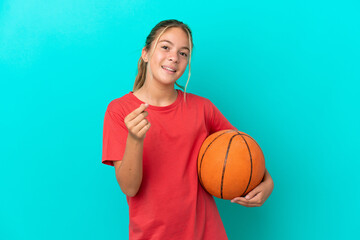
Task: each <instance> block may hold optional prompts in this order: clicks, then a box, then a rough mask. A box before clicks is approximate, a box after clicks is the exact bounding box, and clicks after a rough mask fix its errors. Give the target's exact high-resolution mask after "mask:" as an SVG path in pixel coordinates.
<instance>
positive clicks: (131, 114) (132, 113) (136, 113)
mask: <svg viewBox="0 0 360 240" xmlns="http://www.w3.org/2000/svg"><path fill="white" fill-rule="evenodd" d="M148 106H149V104H147V103H142V104H141V105H140V107H138V108H136V109H135V110H134V111H132V112H131V113H130V114H129V115H128V118H129V120H130V121H131V120H133V119H134V118H136V117H137V116H138V115H139V114H140V113H142V112H143V111H144V110H145V109H146V108H147V107H148Z"/></svg>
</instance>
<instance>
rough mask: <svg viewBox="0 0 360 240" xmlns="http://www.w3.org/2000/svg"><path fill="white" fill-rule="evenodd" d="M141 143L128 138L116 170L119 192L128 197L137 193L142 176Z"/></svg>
mask: <svg viewBox="0 0 360 240" xmlns="http://www.w3.org/2000/svg"><path fill="white" fill-rule="evenodd" d="M143 143H144V142H143V141H138V140H135V139H133V138H132V137H130V135H129V136H128V138H127V140H126V148H125V152H124V156H123V159H122V161H121V165H120V167H119V168H118V169H116V179H117V181H118V183H119V185H120V188H121V190H122V191H123V192H124V193H125V194H126V195H127V196H130V197H133V196H135V195H136V193H137V192H138V190H139V188H140V185H141V181H142V175H143V171H142V170H143V169H142V167H143V166H142V158H143Z"/></svg>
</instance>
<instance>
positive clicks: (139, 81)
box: [133, 19, 194, 100]
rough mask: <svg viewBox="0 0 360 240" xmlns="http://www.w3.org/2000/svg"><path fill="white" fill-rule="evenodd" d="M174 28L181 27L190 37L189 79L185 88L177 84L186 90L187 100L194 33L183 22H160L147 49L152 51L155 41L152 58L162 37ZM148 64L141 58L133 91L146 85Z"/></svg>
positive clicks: (149, 37)
mask: <svg viewBox="0 0 360 240" xmlns="http://www.w3.org/2000/svg"><path fill="white" fill-rule="evenodd" d="M172 27H179V28H181V29H182V30H184V31H185V32H186V33H187V35H188V39H189V47H190V49H189V50H190V52H189V60H188V64H189V74H188V79H187V81H186V84H185V87H184V86H181V85H179V84H178V83H177V82H175V84H176V85H177V86H178V87H180V88H181V89H182V90H184V99H185V100H186V88H187V85H188V83H189V79H190V75H191V55H192V49H193V46H194V44H193V40H192V33H191V30H190V28H189V26H187V25H186V24H184V23H183V22H180V21H178V20H174V19H171V20H164V21H161V22H159V23H158V24H157V25H156V26H155V27H154V28H153V29H152V30H151V32H150V34H149V35H148V36H147V38H146V41H145V48H146V50H147V51H149V50H150V47H151V45H152V43H153V42H154V40H155V37H156V40H155V44H154V45H153V48H152V51H151V53H150V58H151V56H152V55H153V53H154V51H155V48H156V46H157V43H158V41H159V39H160V37H161V35H162V34H163V33H164V32H165V31H166V30H167V29H169V28H172ZM160 31H161V32H160ZM147 64H148V63H147V62H145V61H144V60H143V59H142V57H141V56H140V59H139V61H138V74H137V75H136V78H135V83H134V87H133V91H134V92H135V91H136V90H138V89H139V88H141V87H142V86H143V85H144V83H145V78H146V69H147Z"/></svg>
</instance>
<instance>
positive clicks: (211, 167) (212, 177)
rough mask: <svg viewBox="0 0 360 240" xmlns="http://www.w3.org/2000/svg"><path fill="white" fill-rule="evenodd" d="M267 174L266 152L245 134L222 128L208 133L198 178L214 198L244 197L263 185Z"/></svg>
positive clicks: (202, 147)
mask: <svg viewBox="0 0 360 240" xmlns="http://www.w3.org/2000/svg"><path fill="white" fill-rule="evenodd" d="M264 174H265V159H264V155H263V152H262V150H261V148H260V146H259V145H258V144H257V142H256V141H255V140H254V139H253V138H251V137H250V136H249V135H247V134H246V133H243V132H239V131H236V130H223V131H219V132H216V133H213V134H212V135H210V136H208V137H207V138H206V139H205V141H204V142H203V144H202V146H201V148H200V152H199V156H198V176H199V181H200V183H201V185H202V186H203V187H204V189H205V190H206V191H207V192H208V193H210V194H211V195H213V196H215V197H218V198H222V199H232V198H234V197H239V196H245V195H246V194H247V193H248V192H250V191H251V190H252V189H254V188H255V187H256V186H257V185H259V184H260V182H261V181H262V179H263V177H264Z"/></svg>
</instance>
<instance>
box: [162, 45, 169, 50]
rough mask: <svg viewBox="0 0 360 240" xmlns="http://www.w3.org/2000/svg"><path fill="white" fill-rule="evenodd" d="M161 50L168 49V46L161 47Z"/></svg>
mask: <svg viewBox="0 0 360 240" xmlns="http://www.w3.org/2000/svg"><path fill="white" fill-rule="evenodd" d="M161 48H163V49H165V50H167V49H169V48H168V46H166V45H164V46H162V47H161Z"/></svg>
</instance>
